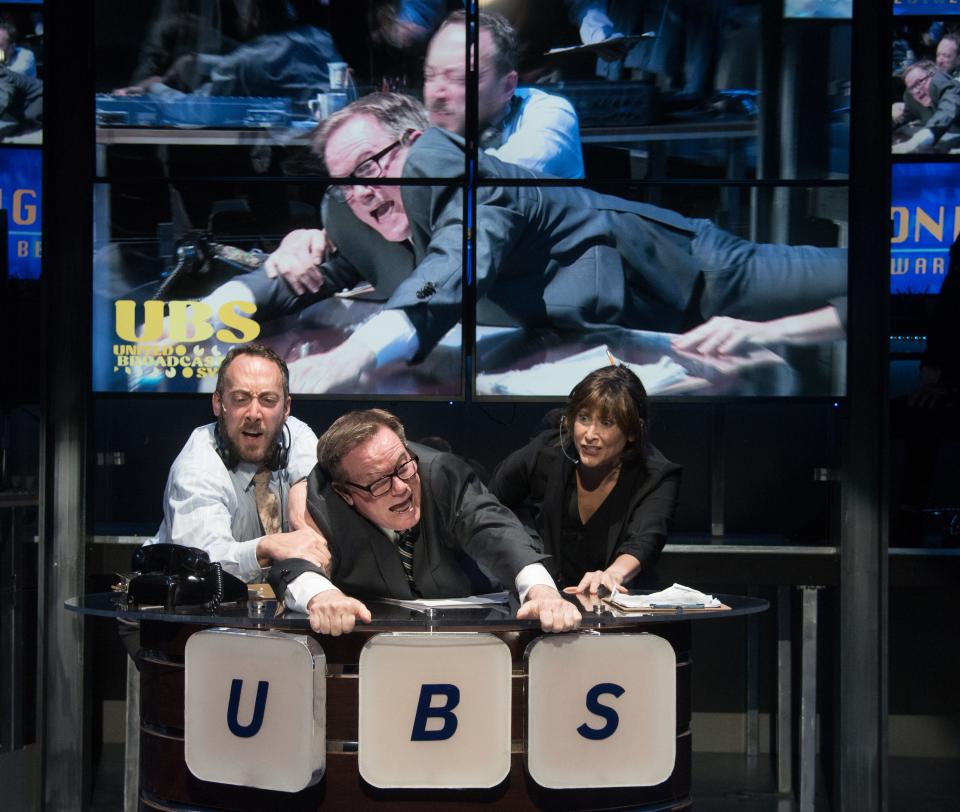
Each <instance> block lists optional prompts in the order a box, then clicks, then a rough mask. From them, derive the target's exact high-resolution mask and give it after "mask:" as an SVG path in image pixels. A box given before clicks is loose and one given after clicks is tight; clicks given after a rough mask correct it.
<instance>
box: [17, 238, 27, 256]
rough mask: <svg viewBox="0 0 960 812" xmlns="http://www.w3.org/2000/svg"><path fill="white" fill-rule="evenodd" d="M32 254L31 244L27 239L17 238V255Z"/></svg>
mask: <svg viewBox="0 0 960 812" xmlns="http://www.w3.org/2000/svg"><path fill="white" fill-rule="evenodd" d="M29 255H30V246H29V245H28V244H27V241H26V240H17V256H18V257H26V256H29Z"/></svg>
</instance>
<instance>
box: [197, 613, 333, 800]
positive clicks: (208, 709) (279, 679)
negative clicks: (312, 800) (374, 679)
mask: <svg viewBox="0 0 960 812" xmlns="http://www.w3.org/2000/svg"><path fill="white" fill-rule="evenodd" d="M185 670H186V676H185V682H186V684H185V695H186V699H185V707H184V714H183V715H184V720H185V724H184V728H185V730H184V739H185V741H184V752H185V756H186V762H187V767H188V768H189V769H190V772H192V773H193V774H194V775H195V776H196V777H197V778H199V779H201V780H202V781H215V782H217V783H219V784H236V785H239V786H245V787H257V788H258V789H272V790H281V791H283V792H298V791H299V790H302V789H303V788H304V787H307V786H310V785H311V784H315V783H317V781H319V780H320V779H321V778H322V777H323V771H324V768H325V765H326V718H327V717H326V707H327V705H326V658H325V657H324V655H323V651H322V650H321V649H320V646H319V644H318V643H317V641H316V640H314V639H313V638H311V637H306V636H303V635H293V634H284V633H283V632H270V631H245V630H241V629H209V630H206V631H202V632H197V633H196V634H194V635H193V636H192V637H190V639H189V640H188V641H187V646H186V655H185Z"/></svg>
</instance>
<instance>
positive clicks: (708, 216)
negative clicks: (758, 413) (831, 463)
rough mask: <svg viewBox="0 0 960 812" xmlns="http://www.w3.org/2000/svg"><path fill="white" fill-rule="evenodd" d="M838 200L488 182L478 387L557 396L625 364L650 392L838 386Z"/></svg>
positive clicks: (770, 391) (842, 257) (807, 194)
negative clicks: (594, 373)
mask: <svg viewBox="0 0 960 812" xmlns="http://www.w3.org/2000/svg"><path fill="white" fill-rule="evenodd" d="M481 166H482V165H481ZM846 198H847V195H846V190H845V189H842V188H836V187H834V188H829V189H823V188H819V189H818V188H809V189H797V188H792V189H785V188H769V187H766V188H752V189H751V188H747V187H717V186H703V187H701V186H690V185H684V186H682V187H679V186H653V187H651V186H640V187H626V188H624V189H622V190H621V191H620V193H619V194H618V195H610V194H598V193H596V192H592V191H590V190H587V189H583V188H577V187H556V186H552V187H539V188H533V189H530V188H526V187H523V188H516V187H496V186H481V187H480V188H479V189H478V192H477V227H476V231H477V249H476V257H477V260H476V264H477V267H476V278H477V305H476V308H477V309H476V325H477V328H476V330H477V334H476V364H475V368H476V372H477V376H476V381H475V394H476V395H477V396H478V397H481V398H483V397H513V398H523V397H563V396H566V395H567V394H568V393H569V392H570V390H571V389H572V388H573V386H574V385H575V384H576V383H577V382H578V381H579V380H580V379H581V378H583V377H584V375H586V373H588V372H590V371H591V370H593V369H596V368H598V367H600V366H604V365H606V364H618V363H626V364H628V365H630V366H631V367H632V368H633V369H634V371H635V372H636V373H637V374H638V375H639V376H640V378H641V380H643V382H644V384H645V386H646V388H647V391H648V393H650V394H651V395H660V396H681V395H683V396H687V395H691V396H724V397H738V396H783V395H794V396H795V395H841V394H843V393H844V391H845V373H844V370H845V358H846V340H845V320H846V291H847V258H846V250H845V248H844V247H842V246H843V239H844V234H845V233H846V225H847V199H846ZM769 211H773V212H775V213H776V214H775V217H774V219H772V220H771V221H770V222H768V223H765V224H763V226H762V228H758V225H757V216H758V214H760V213H761V212H769ZM508 223H509V224H512V227H505V224H508ZM775 235H778V236H775Z"/></svg>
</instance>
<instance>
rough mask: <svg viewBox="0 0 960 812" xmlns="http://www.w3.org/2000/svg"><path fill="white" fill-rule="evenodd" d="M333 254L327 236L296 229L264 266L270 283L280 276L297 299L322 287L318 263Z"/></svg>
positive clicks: (320, 232) (323, 233) (318, 230)
mask: <svg viewBox="0 0 960 812" xmlns="http://www.w3.org/2000/svg"><path fill="white" fill-rule="evenodd" d="M335 250H336V248H335V246H334V244H333V242H332V241H330V240H329V239H327V232H326V231H323V230H321V229H317V228H298V229H296V230H295V231H291V232H290V233H289V234H287V236H286V237H284V238H283V240H281V242H280V245H279V246H278V247H277V250H276V251H274V252H273V253H272V254H271V255H270V256H269V257H267V261H266V262H265V263H264V265H263V270H264V272H265V273H266V274H267V276H269V277H270V278H271V279H276V278H277V276H282V277H283V279H284V281H286V283H287V284H288V285H289V286H290V287H291V288H292V289H293V292H294V293H296V294H297V296H302V295H303V294H304V293H306V292H307V291H310V293H316V292H317V291H318V290H320V288H322V287H323V283H324V281H325V280H324V276H323V271H321V270H320V263H321V262H323V261H324V260H325V259H326V258H327V256H328V255H329V254H331V253H333V252H334V251H335Z"/></svg>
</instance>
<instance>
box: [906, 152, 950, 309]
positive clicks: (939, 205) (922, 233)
mask: <svg viewBox="0 0 960 812" xmlns="http://www.w3.org/2000/svg"><path fill="white" fill-rule="evenodd" d="M958 188H960V164H946V163H936V164H933V163H931V164H896V165H894V167H893V188H892V189H891V204H890V220H891V224H892V235H891V238H890V292H891V293H939V292H940V286H941V285H942V284H943V277H944V275H945V274H946V272H947V270H948V267H949V265H948V263H949V255H950V246H951V245H952V244H953V241H954V240H955V239H956V236H957V234H958V232H960V195H958V194H957V190H958Z"/></svg>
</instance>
